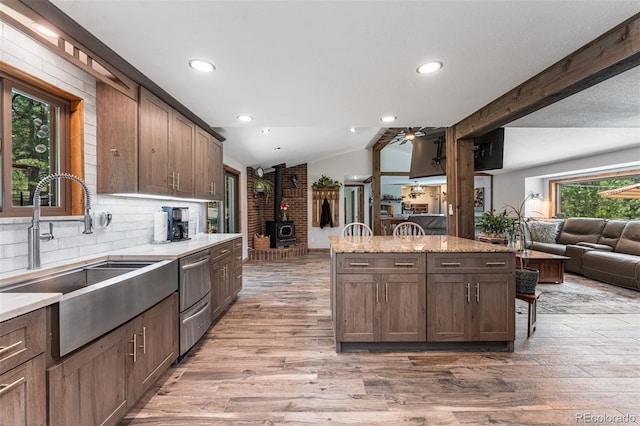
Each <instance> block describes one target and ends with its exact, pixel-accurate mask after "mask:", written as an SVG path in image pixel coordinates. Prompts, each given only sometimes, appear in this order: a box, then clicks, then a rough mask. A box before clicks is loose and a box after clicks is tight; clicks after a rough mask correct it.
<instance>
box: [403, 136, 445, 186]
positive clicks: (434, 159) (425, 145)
mask: <svg viewBox="0 0 640 426" xmlns="http://www.w3.org/2000/svg"><path fill="white" fill-rule="evenodd" d="M444 144H445V139H444V133H443V134H441V135H437V136H435V137H434V136H433V135H431V136H430V137H427V136H421V137H416V138H415V139H414V140H413V148H412V149H411V167H410V168H409V178H410V179H415V178H422V177H428V176H444V175H446V174H447V172H446V167H445V147H444Z"/></svg>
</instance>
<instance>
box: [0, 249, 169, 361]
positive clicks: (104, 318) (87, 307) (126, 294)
mask: <svg viewBox="0 0 640 426" xmlns="http://www.w3.org/2000/svg"><path fill="white" fill-rule="evenodd" d="M178 278H179V276H178V262H177V261H176V260H162V261H138V260H110V261H104V262H98V263H94V264H90V265H84V266H81V267H75V268H70V269H68V270H64V271H61V272H57V273H55V274H51V275H47V276H43V277H39V278H36V279H32V280H29V281H25V282H20V283H16V284H14V285H12V286H10V287H6V288H3V289H2V291H3V292H12V293H16V292H18V293H62V294H63V296H62V300H61V301H60V302H59V303H58V304H57V305H53V306H52V308H51V332H52V334H53V339H52V355H54V356H63V355H66V354H68V353H70V352H72V351H74V350H76V349H78V348H80V347H81V346H83V345H85V344H87V343H89V342H91V341H92V340H94V339H96V338H98V337H100V336H102V335H104V334H106V333H108V332H109V331H111V330H113V329H115V328H117V327H118V326H120V325H122V324H124V323H126V322H127V321H129V320H130V319H132V318H134V317H136V316H137V315H139V314H141V313H142V312H144V311H145V310H147V309H149V308H150V307H152V306H153V305H155V304H156V303H158V302H160V301H162V300H163V299H164V298H165V297H167V296H169V295H170V294H171V293H173V292H175V291H178Z"/></svg>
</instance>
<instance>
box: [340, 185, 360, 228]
mask: <svg viewBox="0 0 640 426" xmlns="http://www.w3.org/2000/svg"><path fill="white" fill-rule="evenodd" d="M364 219H365V215H364V185H345V187H344V223H345V224H347V223H351V222H364Z"/></svg>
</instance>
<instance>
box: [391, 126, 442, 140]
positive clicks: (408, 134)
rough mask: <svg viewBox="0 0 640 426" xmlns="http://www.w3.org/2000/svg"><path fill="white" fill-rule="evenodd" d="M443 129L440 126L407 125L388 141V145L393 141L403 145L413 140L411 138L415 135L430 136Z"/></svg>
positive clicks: (415, 136)
mask: <svg viewBox="0 0 640 426" xmlns="http://www.w3.org/2000/svg"><path fill="white" fill-rule="evenodd" d="M443 131H444V128H442V127H426V126H425V127H419V128H416V127H407V128H406V129H404V130H401V131H400V133H398V135H397V136H395V137H394V138H393V139H391V141H390V142H389V145H391V144H394V143H398V142H400V143H399V145H404V144H406V143H407V142H413V140H414V139H415V138H417V137H423V136H426V137H431V136H436V135H438V134H440V133H442V132H443Z"/></svg>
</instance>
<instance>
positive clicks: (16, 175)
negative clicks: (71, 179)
mask: <svg viewBox="0 0 640 426" xmlns="http://www.w3.org/2000/svg"><path fill="white" fill-rule="evenodd" d="M0 88H1V89H2V90H1V92H0V93H1V95H2V96H1V100H2V103H1V104H0V105H2V110H1V111H2V120H1V121H0V126H1V127H0V128H1V129H2V151H1V152H0V154H1V155H2V170H3V173H2V211H3V212H5V213H6V212H17V211H19V210H24V209H25V208H26V209H28V210H31V206H32V205H33V195H34V191H35V188H36V185H37V184H38V182H39V181H40V180H41V179H42V178H44V177H45V176H47V175H49V174H51V173H58V172H61V171H67V170H68V164H67V162H68V161H67V160H66V158H67V155H66V152H67V150H68V143H69V142H68V139H69V138H68V122H69V102H68V101H66V100H63V99H60V98H58V97H56V96H55V95H53V94H50V93H47V92H46V91H44V90H41V89H40V88H38V87H35V86H32V85H30V84H28V83H25V82H22V81H19V80H14V79H12V78H8V77H7V76H5V77H4V78H0ZM64 193H65V191H64V185H62V184H61V183H60V181H54V182H52V183H51V184H50V185H48V186H47V187H45V188H43V190H42V192H41V196H42V198H41V200H40V201H41V205H42V206H47V207H64V204H65V200H64Z"/></svg>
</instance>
